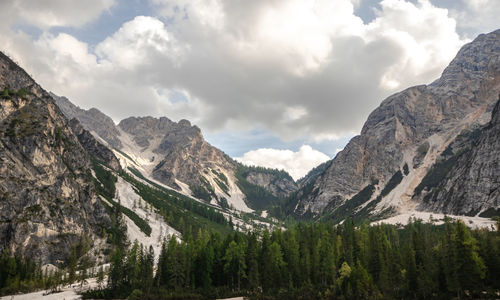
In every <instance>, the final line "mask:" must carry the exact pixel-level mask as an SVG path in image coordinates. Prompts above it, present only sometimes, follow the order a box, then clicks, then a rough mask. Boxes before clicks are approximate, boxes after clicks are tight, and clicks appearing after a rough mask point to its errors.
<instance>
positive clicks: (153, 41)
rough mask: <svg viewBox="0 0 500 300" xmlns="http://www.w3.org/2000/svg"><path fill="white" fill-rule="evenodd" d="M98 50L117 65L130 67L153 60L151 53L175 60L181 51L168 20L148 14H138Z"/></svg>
mask: <svg viewBox="0 0 500 300" xmlns="http://www.w3.org/2000/svg"><path fill="white" fill-rule="evenodd" d="M183 50H184V51H187V49H183ZM96 53H97V54H98V55H99V56H100V57H101V58H105V59H107V60H109V63H111V64H113V65H114V66H115V68H125V69H128V70H135V68H136V67H138V66H141V65H146V64H151V63H154V61H152V60H151V58H152V55H151V54H152V53H155V54H157V55H160V56H161V57H162V58H170V59H171V60H172V61H173V62H176V63H178V61H179V60H180V59H181V55H182V51H181V49H179V48H178V46H177V45H176V41H175V40H174V38H173V37H172V36H171V35H170V34H169V33H168V31H167V29H166V28H165V24H163V22H161V21H160V20H158V19H156V18H152V17H145V16H138V17H135V18H134V19H133V20H132V21H129V22H127V23H125V24H123V26H122V27H121V28H120V29H119V30H118V31H117V32H116V33H115V34H113V35H112V36H110V37H108V38H107V39H106V40H104V41H103V42H102V43H100V44H99V45H97V48H96Z"/></svg>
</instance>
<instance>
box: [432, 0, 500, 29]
mask: <svg viewBox="0 0 500 300" xmlns="http://www.w3.org/2000/svg"><path fill="white" fill-rule="evenodd" d="M436 5H439V3H438V2H436ZM499 13H500V1H497V0H455V1H454V3H453V4H452V7H451V8H450V15H451V16H452V17H453V18H455V19H456V20H457V23H458V30H459V31H460V32H464V33H465V34H466V35H467V36H468V37H470V38H474V37H475V36H476V35H478V34H480V33H487V32H490V31H493V30H496V29H498V28H499V25H500V23H499V22H498V14H499Z"/></svg>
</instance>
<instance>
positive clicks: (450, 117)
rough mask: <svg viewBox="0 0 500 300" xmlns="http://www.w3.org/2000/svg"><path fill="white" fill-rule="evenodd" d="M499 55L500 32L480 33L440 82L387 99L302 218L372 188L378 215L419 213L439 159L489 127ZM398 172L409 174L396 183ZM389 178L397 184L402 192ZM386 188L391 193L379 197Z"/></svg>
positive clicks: (499, 84) (325, 177) (305, 204)
mask: <svg viewBox="0 0 500 300" xmlns="http://www.w3.org/2000/svg"><path fill="white" fill-rule="evenodd" d="M499 55H500V31H495V32H492V33H490V34H487V35H481V36H479V37H478V38H477V39H475V40H474V41H473V42H471V43H469V44H467V45H465V46H464V47H463V48H462V49H461V50H460V52H459V53H458V54H457V56H456V57H455V59H454V60H453V61H452V62H451V63H450V65H449V66H448V67H447V68H446V69H445V70H444V72H443V75H442V76H441V78H439V79H438V80H436V81H434V82H433V83H432V84H430V85H420V86H415V87H411V88H408V89H406V90H404V91H402V92H399V93H396V94H394V95H392V96H390V97H388V98H387V99H385V100H384V101H383V102H382V103H381V104H380V106H379V107H378V108H377V109H375V110H374V111H373V112H372V113H371V114H370V115H369V117H368V119H367V121H366V123H365V124H364V126H363V129H362V131H361V134H360V135H359V136H356V137H354V138H353V139H352V140H351V141H350V142H349V143H348V145H347V146H346V147H345V148H344V150H343V151H341V152H340V153H339V154H338V155H337V156H336V157H335V159H334V160H333V161H332V162H331V164H330V165H329V167H328V168H327V169H326V170H325V171H324V172H323V173H322V174H321V175H320V176H318V178H317V179H316V180H315V182H314V186H313V188H312V192H311V193H307V194H305V195H304V197H302V199H301V200H300V201H299V203H298V205H297V212H298V213H305V212H307V211H311V212H312V213H314V214H320V213H322V212H323V210H324V209H325V208H326V207H327V206H328V210H329V211H335V210H336V209H337V208H339V207H340V206H342V205H344V203H345V202H346V201H348V200H349V199H351V198H353V197H354V196H356V194H357V193H359V192H360V191H362V190H363V189H364V188H369V190H372V192H371V193H370V195H369V196H366V197H365V198H364V202H368V201H370V202H372V205H373V206H376V207H377V208H378V209H379V210H389V211H394V210H398V209H412V208H414V207H415V205H416V204H415V203H412V201H411V195H412V193H413V190H414V188H415V187H416V186H417V185H418V184H419V182H420V181H421V180H422V178H423V177H424V176H425V174H426V172H427V171H428V169H429V168H430V166H432V165H433V164H434V162H435V160H436V157H438V156H439V154H440V153H441V152H443V151H444V150H445V149H446V147H447V145H448V144H449V143H451V141H453V140H454V139H455V138H456V137H457V136H458V135H459V134H460V132H462V131H463V130H464V129H466V128H471V127H477V126H482V125H484V124H486V123H487V122H488V121H489V118H490V116H491V114H490V112H491V110H492V108H493V105H494V103H495V102H496V100H497V97H498V93H499V92H500V59H499ZM422 145H427V147H423V146H422ZM420 146H422V147H420ZM404 170H407V171H404ZM398 172H399V173H403V172H404V173H406V174H407V175H405V176H403V177H404V178H403V179H399V176H397V174H398ZM392 178H397V179H398V180H396V181H398V184H397V185H399V183H400V185H399V187H398V188H397V189H395V186H392V185H394V184H393V183H391V179H392ZM386 185H390V186H391V189H390V191H392V190H393V189H394V191H393V192H392V193H390V192H389V191H387V194H385V195H381V192H382V190H384V187H385V186H386ZM397 185H396V186H397ZM366 194H367V195H368V193H366ZM379 196H380V197H379ZM375 202H376V203H375Z"/></svg>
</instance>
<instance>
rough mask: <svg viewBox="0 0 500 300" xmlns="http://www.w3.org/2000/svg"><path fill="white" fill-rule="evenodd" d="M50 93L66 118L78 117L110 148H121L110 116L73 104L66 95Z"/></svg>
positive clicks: (118, 135) (118, 136)
mask: <svg viewBox="0 0 500 300" xmlns="http://www.w3.org/2000/svg"><path fill="white" fill-rule="evenodd" d="M50 95H51V96H52V98H53V99H54V100H55V101H56V104H57V106H59V108H60V109H61V111H62V112H63V113H64V115H65V116H66V117H67V118H68V120H71V119H73V118H76V119H78V121H80V123H81V124H82V126H83V127H84V128H85V129H86V130H88V131H90V132H91V133H94V134H95V135H97V137H99V138H101V139H103V140H104V141H105V142H106V143H108V145H109V146H110V147H112V148H116V149H121V148H122V147H123V145H122V143H121V141H120V132H119V131H118V130H117V128H116V126H115V123H114V122H113V120H112V119H111V118H110V117H108V116H107V115H105V114H103V113H102V112H101V111H99V110H98V109H96V108H91V109H89V110H84V109H81V108H80V107H78V106H76V105H74V104H73V103H72V102H71V101H69V100H68V98H66V97H59V96H57V95H55V94H53V93H51V94H50Z"/></svg>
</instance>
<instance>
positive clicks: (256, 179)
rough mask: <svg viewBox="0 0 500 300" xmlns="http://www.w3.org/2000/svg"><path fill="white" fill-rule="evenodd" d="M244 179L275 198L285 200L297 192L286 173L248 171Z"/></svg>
mask: <svg viewBox="0 0 500 300" xmlns="http://www.w3.org/2000/svg"><path fill="white" fill-rule="evenodd" d="M245 179H246V180H247V181H248V182H249V183H251V184H254V185H257V186H261V187H263V188H264V189H266V190H267V191H269V192H270V193H271V194H272V195H273V196H275V197H276V198H285V197H287V196H288V195H290V194H291V193H293V192H294V191H296V190H297V184H296V183H295V182H294V181H293V179H292V178H291V177H290V175H289V174H288V173H286V172H280V171H277V170H270V171H269V172H266V171H254V170H251V171H249V172H248V173H247V174H246V176H245Z"/></svg>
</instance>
